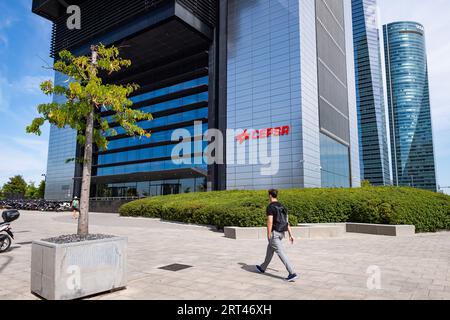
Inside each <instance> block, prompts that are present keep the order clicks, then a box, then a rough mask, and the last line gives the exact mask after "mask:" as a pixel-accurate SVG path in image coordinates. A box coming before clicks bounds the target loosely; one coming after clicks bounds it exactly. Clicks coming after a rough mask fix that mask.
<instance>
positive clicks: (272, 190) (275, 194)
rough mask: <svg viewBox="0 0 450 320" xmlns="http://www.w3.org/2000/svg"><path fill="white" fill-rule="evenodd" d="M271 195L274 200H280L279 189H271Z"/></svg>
mask: <svg viewBox="0 0 450 320" xmlns="http://www.w3.org/2000/svg"><path fill="white" fill-rule="evenodd" d="M269 195H270V196H271V197H272V198H274V199H277V198H278V190H277V189H270V190H269Z"/></svg>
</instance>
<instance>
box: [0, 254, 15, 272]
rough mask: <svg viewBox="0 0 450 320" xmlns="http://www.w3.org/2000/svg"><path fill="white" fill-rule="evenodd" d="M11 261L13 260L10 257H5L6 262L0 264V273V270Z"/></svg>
mask: <svg viewBox="0 0 450 320" xmlns="http://www.w3.org/2000/svg"><path fill="white" fill-rule="evenodd" d="M11 261H13V258H12V257H6V262H4V263H2V264H1V265H0V273H2V271H3V270H4V269H5V268H6V267H7V266H8V265H9V264H10V263H11Z"/></svg>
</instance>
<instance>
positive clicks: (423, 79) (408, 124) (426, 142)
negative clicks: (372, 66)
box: [383, 22, 437, 191]
mask: <svg viewBox="0 0 450 320" xmlns="http://www.w3.org/2000/svg"><path fill="white" fill-rule="evenodd" d="M383 32H384V45H385V55H386V73H387V92H388V103H389V117H390V126H391V128H390V129H391V150H392V162H393V164H392V171H393V176H394V184H395V185H399V186H412V187H416V188H421V189H427V190H432V191H436V190H437V182H436V167H435V158H434V145H433V131H432V123H431V110H430V95H429V85H428V67H427V54H426V43H425V29H424V27H423V26H422V25H421V24H419V23H417V22H395V23H391V24H387V25H385V26H383Z"/></svg>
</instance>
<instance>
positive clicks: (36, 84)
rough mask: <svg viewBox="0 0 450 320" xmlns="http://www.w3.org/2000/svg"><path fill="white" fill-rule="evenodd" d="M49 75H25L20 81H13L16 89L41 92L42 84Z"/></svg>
mask: <svg viewBox="0 0 450 320" xmlns="http://www.w3.org/2000/svg"><path fill="white" fill-rule="evenodd" d="M46 80H49V77H45V76H25V77H23V78H22V79H20V80H19V81H18V82H15V83H13V87H14V88H15V90H23V91H26V92H27V93H41V89H40V84H41V83H42V82H44V81H46Z"/></svg>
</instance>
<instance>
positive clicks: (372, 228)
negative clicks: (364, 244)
mask: <svg viewBox="0 0 450 320" xmlns="http://www.w3.org/2000/svg"><path fill="white" fill-rule="evenodd" d="M347 232H350V233H365V234H373V235H379V236H391V237H408V236H414V235H415V234H416V227H415V226H412V225H387V224H367V223H347Z"/></svg>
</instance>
